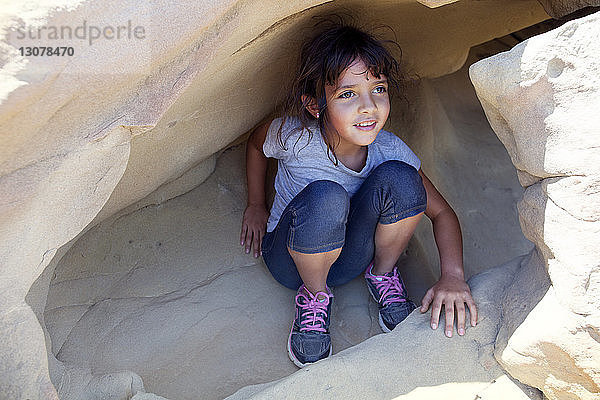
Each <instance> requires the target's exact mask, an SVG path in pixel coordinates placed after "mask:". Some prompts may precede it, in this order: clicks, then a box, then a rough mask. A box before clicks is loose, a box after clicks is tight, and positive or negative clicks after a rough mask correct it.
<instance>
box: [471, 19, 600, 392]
mask: <svg viewBox="0 0 600 400" xmlns="http://www.w3.org/2000/svg"><path fill="white" fill-rule="evenodd" d="M599 35H600V13H595V14H592V15H589V16H587V17H584V18H581V19H578V20H573V21H570V22H567V23H565V24H564V25H562V26H560V27H559V28H557V29H555V30H552V31H550V32H547V33H544V34H542V35H539V36H536V37H533V38H531V39H529V40H526V41H524V42H522V43H521V44H519V45H517V46H515V47H514V48H513V49H512V50H510V51H508V52H504V53H500V54H498V55H495V56H493V57H490V58H487V59H484V60H481V61H479V62H478V63H475V64H473V65H472V66H471V68H470V76H471V80H472V81H473V85H474V86H475V89H476V91H477V96H478V97H479V99H480V101H481V104H482V105H483V107H484V110H485V113H486V115H487V117H488V119H489V121H490V124H491V126H492V128H493V129H494V131H495V132H496V134H497V135H498V137H499V138H500V140H501V141H502V142H503V143H504V145H505V146H506V148H507V150H508V152H509V155H510V157H511V160H512V162H513V164H514V166H515V167H516V168H517V171H518V172H519V179H520V182H521V184H522V185H523V187H525V188H526V189H525V193H524V196H523V199H522V200H521V201H520V202H519V217H520V221H521V226H522V229H523V232H524V234H525V236H526V237H527V238H528V239H530V240H531V241H532V242H534V243H535V245H536V249H535V250H534V252H535V253H536V254H537V255H538V257H536V258H537V260H538V261H537V263H536V262H532V263H530V266H529V267H528V270H529V271H528V272H527V271H523V272H522V273H520V274H519V275H518V276H517V278H516V279H515V282H514V283H513V285H512V286H511V287H510V288H508V290H507V292H506V294H505V296H504V312H503V321H504V322H503V323H502V329H501V330H500V332H499V335H498V339H497V342H496V350H495V354H496V358H497V359H498V361H499V362H500V363H501V364H502V365H503V366H504V367H505V368H506V370H507V371H508V372H509V373H510V374H511V375H513V376H514V377H516V378H517V379H519V380H520V381H522V382H524V383H527V384H529V385H533V386H536V387H538V388H540V389H542V390H543V391H544V393H545V395H546V396H547V397H548V398H550V399H592V398H597V396H598V395H599V392H600V363H599V361H598V360H600V308H598V304H600V261H599V260H600V250H599V248H598V243H600V190H599V189H600V163H598V160H600V134H599V131H598V126H600V117H599V115H598V113H596V112H594V111H592V110H597V109H600V96H598V91H599V90H600V80H599V79H598V74H599V72H600V58H599V57H598V54H600V44H599V43H598V41H597V39H596V38H597V37H598V36H599Z"/></svg>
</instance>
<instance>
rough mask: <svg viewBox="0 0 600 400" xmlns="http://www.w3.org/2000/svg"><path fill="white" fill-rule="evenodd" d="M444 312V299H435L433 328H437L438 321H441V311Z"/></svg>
mask: <svg viewBox="0 0 600 400" xmlns="http://www.w3.org/2000/svg"><path fill="white" fill-rule="evenodd" d="M441 312H442V301H441V300H439V299H435V300H433V306H432V307H431V328H432V329H437V327H438V323H439V322H440V313H441Z"/></svg>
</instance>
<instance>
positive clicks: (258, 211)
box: [240, 204, 269, 258]
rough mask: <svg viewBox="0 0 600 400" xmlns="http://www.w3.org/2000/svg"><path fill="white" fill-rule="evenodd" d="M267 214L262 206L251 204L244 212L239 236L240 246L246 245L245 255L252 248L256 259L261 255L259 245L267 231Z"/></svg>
mask: <svg viewBox="0 0 600 400" xmlns="http://www.w3.org/2000/svg"><path fill="white" fill-rule="evenodd" d="M268 219H269V212H268V211H267V209H266V207H265V206H264V204H263V205H256V204H251V205H249V206H248V207H246V210H245V211H244V219H243V220H242V233H241V235H240V244H241V245H242V246H244V244H245V245H246V254H248V253H250V250H251V249H252V246H254V257H255V258H258V256H259V255H260V254H261V248H260V245H261V243H262V238H263V236H264V235H265V232H266V230H267V220H268Z"/></svg>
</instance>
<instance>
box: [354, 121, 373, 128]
mask: <svg viewBox="0 0 600 400" xmlns="http://www.w3.org/2000/svg"><path fill="white" fill-rule="evenodd" d="M375 124H377V121H375V120H369V121H363V122H360V123H358V124H354V126H356V127H357V128H373V127H374V126H375Z"/></svg>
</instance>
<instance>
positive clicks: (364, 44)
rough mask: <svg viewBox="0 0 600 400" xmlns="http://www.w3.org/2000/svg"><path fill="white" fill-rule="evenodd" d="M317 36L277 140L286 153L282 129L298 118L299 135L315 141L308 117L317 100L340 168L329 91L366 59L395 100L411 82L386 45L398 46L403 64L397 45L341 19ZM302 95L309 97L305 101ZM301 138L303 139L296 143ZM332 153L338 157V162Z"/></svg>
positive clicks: (323, 22)
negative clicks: (328, 102) (328, 88)
mask: <svg viewBox="0 0 600 400" xmlns="http://www.w3.org/2000/svg"><path fill="white" fill-rule="evenodd" d="M390 29H391V28H390ZM314 31H317V33H316V34H314V36H313V37H312V38H310V39H309V40H307V41H306V42H305V43H304V45H303V46H302V49H301V51H300V60H299V66H298V70H297V72H296V75H295V77H294V79H293V81H292V83H291V87H290V89H289V90H288V93H287V95H286V97H285V99H284V101H283V103H282V105H281V106H280V113H281V114H282V121H281V125H280V126H279V129H278V130H277V139H278V142H279V144H280V145H281V146H282V147H283V148H284V149H285V145H284V143H283V141H282V138H281V133H282V128H283V126H284V124H285V122H286V120H287V119H288V118H291V117H295V118H297V119H298V120H299V126H297V129H300V130H302V131H304V130H306V131H307V132H308V134H309V141H310V140H311V139H312V134H313V132H312V130H311V127H314V125H315V117H313V115H312V114H310V113H309V112H308V110H307V109H306V106H308V105H309V102H310V98H313V99H317V105H318V109H319V118H318V119H316V122H317V126H318V127H319V129H320V132H321V136H322V137H323V140H324V142H325V143H326V144H327V156H328V157H329V159H330V160H331V161H332V162H333V163H334V164H335V165H338V158H337V156H336V154H335V148H336V147H337V145H338V144H339V142H340V137H339V134H338V133H337V131H335V130H334V129H333V131H335V135H336V138H337V143H336V145H335V146H334V145H333V138H332V137H329V135H328V133H327V132H330V131H331V130H332V129H329V130H328V129H327V128H330V124H329V117H328V115H327V114H328V113H327V99H326V96H325V86H326V85H336V84H337V81H338V79H339V77H340V76H341V75H342V73H343V72H344V70H345V69H346V68H348V67H349V66H350V65H351V64H352V62H353V61H354V60H355V59H361V60H362V61H363V62H364V63H365V65H366V66H367V68H368V70H369V72H370V73H371V74H372V75H373V76H375V77H376V78H377V79H379V78H380V77H381V75H385V76H386V77H387V80H388V87H389V90H390V97H392V96H391V95H392V94H399V95H401V96H402V95H403V92H404V88H405V82H406V78H405V75H404V74H401V71H400V66H399V63H398V61H397V60H396V58H394V57H393V56H392V54H391V51H390V50H388V49H387V48H386V46H385V45H387V44H392V45H394V46H395V47H396V48H397V49H398V50H399V57H398V58H400V57H401V55H402V49H401V48H400V46H399V45H398V43H396V42H395V41H393V40H382V39H377V38H376V37H374V35H372V34H371V33H368V32H367V31H365V30H363V29H361V28H359V27H358V26H357V25H356V24H354V23H348V22H345V21H344V19H343V17H342V16H339V15H335V16H328V17H321V19H320V20H319V21H318V22H317V23H316V24H315V25H314V28H313V32H314ZM392 32H393V31H392ZM303 95H306V96H308V97H305V99H304V101H303V99H302V96H303ZM332 133H333V132H332ZM301 137H302V134H301V135H300V137H299V138H298V140H297V141H296V143H298V141H299V140H300V138H301ZM330 152H331V153H332V154H333V159H332V158H331V155H330V154H329V153H330Z"/></svg>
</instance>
